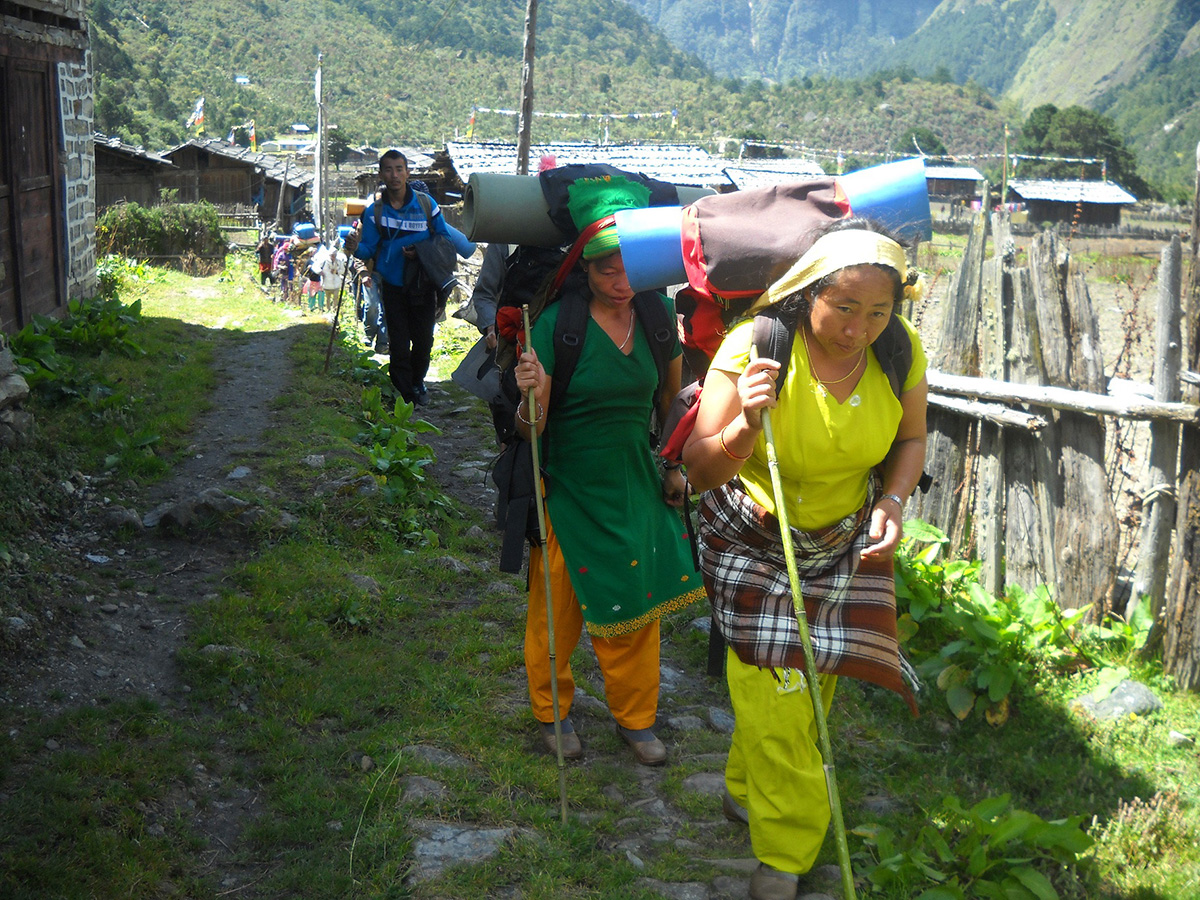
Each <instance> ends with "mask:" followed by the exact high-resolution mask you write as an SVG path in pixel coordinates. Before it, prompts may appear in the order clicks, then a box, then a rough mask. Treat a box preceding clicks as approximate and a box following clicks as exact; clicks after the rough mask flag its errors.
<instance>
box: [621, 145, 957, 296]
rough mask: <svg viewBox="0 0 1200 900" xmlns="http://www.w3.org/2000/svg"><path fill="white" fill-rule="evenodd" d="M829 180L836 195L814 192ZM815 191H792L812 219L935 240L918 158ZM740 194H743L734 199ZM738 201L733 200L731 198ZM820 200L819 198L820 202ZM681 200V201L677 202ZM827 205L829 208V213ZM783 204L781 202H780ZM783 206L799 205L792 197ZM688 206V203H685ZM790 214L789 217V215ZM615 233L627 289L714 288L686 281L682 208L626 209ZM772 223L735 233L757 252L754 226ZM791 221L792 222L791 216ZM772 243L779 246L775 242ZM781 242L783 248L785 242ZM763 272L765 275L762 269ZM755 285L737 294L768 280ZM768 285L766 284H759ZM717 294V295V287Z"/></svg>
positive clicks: (769, 195)
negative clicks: (860, 219) (852, 218)
mask: <svg viewBox="0 0 1200 900" xmlns="http://www.w3.org/2000/svg"><path fill="white" fill-rule="evenodd" d="M831 181H832V182H833V185H832V187H833V193H834V197H825V196H824V195H825V194H826V193H829V192H828V191H827V190H817V189H816V188H818V187H819V183H822V182H823V183H824V184H825V185H828V184H829V182H831ZM812 184H813V187H814V190H813V191H812V192H807V191H799V192H796V191H792V192H790V193H791V194H793V195H798V196H799V197H800V200H799V202H800V203H802V204H803V203H809V202H811V204H812V210H811V214H812V215H816V216H821V215H829V214H830V212H833V213H835V214H836V213H838V212H840V213H841V215H856V216H865V217H867V218H872V219H876V220H878V221H879V222H880V223H881V224H883V225H885V226H886V227H888V228H889V229H891V230H892V231H893V232H895V233H896V234H897V236H899V237H901V238H904V239H906V240H917V241H921V240H925V241H927V240H929V239H930V238H931V237H932V236H933V226H932V222H931V219H930V213H929V192H928V187H927V184H926V181H925V163H924V161H923V160H921V159H906V160H901V161H900V162H895V163H885V164H884V165H880V166H872V167H871V168H869V169H861V170H859V171H857V172H851V173H850V174H849V175H842V176H839V177H837V178H834V179H830V178H828V177H827V178H824V179H814V181H813V183H812ZM758 192H759V193H761V195H762V202H765V203H774V202H777V201H776V198H777V197H779V196H781V195H783V194H784V193H785V191H782V190H776V189H770V188H768V189H759V191H758ZM745 193H746V192H740V191H739V192H735V193H734V194H722V195H719V196H718V197H714V198H713V199H712V200H709V201H706V203H710V204H714V205H715V206H723V205H725V200H724V198H726V197H728V198H730V200H729V205H731V206H732V205H744V202H745V201H746V199H747V198H746V197H745ZM738 195H741V196H738ZM735 197H737V199H734V198H735ZM818 198H820V199H818ZM680 199H681V200H682V199H683V198H682V197H681V198H680ZM821 200H826V201H831V202H832V203H833V204H834V207H833V209H832V210H830V209H827V208H826V207H828V206H829V205H830V203H828V202H825V203H822V202H821ZM780 202H782V201H780ZM787 202H791V203H795V202H797V201H796V199H795V196H792V197H789V200H788V201H787ZM685 205H686V204H685ZM788 215H789V216H791V214H788ZM616 218H617V234H618V235H619V236H620V240H621V255H622V258H623V259H624V262H625V274H626V276H627V277H628V279H629V286H630V287H631V288H633V289H634V290H635V291H644V290H648V289H650V288H655V287H663V286H665V285H671V284H680V283H685V282H693V283H692V287H694V288H697V289H705V290H707V289H712V287H713V286H712V285H700V284H695V283H694V281H695V279H692V278H689V275H688V270H687V268H686V267H685V265H684V248H683V233H682V232H683V218H684V215H683V210H682V209H681V208H680V207H650V208H648V209H630V210H624V211H623V212H620V213H618V214H617V217H616ZM771 219H772V217H771V216H769V215H764V216H763V217H762V219H761V220H759V221H757V222H756V221H755V220H753V219H749V218H747V220H746V221H745V223H744V226H741V225H739V228H738V231H739V232H741V234H742V235H743V237H744V238H745V239H746V240H748V241H749V242H750V244H752V245H754V246H755V247H756V248H757V249H758V251H759V252H761V251H762V249H763V242H762V241H759V240H757V239H756V238H755V237H754V230H755V227H756V224H762V223H764V222H767V221H770V220H771ZM789 220H792V219H790V218H789ZM795 221H797V222H799V221H800V219H798V218H797V219H795ZM775 243H778V242H777V241H775ZM784 244H787V242H786V241H785V242H784ZM726 249H727V250H728V251H729V252H731V253H733V254H734V255H739V256H740V255H741V254H740V252H739V251H738V250H737V249H736V248H733V247H730V248H726ZM704 255H707V256H709V257H710V258H714V259H715V258H717V257H719V256H720V255H721V248H712V247H707V246H706V247H705V248H704ZM794 261H795V259H794V258H789V259H779V260H777V263H778V265H777V266H776V268H779V267H780V266H781V267H782V268H781V269H780V271H783V270H785V269H786V268H787V267H788V265H790V264H791V263H792V262H794ZM762 271H766V269H763V270H762ZM750 280H752V281H754V282H755V284H753V285H745V286H739V290H737V291H736V292H735V293H738V294H744V295H747V296H749V295H751V294H754V293H757V292H760V291H763V290H766V288H767V287H768V283H769V279H767V278H765V277H758V278H751V279H750ZM760 281H766V282H768V283H761V284H760V283H759V282H760ZM718 292H721V291H720V290H719V289H718Z"/></svg>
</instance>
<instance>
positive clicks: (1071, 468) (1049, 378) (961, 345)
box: [909, 212, 1200, 614]
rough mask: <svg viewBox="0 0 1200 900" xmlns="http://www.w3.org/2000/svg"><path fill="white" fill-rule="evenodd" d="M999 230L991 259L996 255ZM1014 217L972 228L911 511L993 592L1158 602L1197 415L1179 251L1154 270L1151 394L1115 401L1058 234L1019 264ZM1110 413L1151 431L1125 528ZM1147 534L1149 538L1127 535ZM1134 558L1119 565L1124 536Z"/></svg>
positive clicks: (1000, 216)
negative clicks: (1132, 518) (923, 486)
mask: <svg viewBox="0 0 1200 900" xmlns="http://www.w3.org/2000/svg"><path fill="white" fill-rule="evenodd" d="M989 235H990V238H991V244H992V246H993V247H994V248H996V249H995V252H994V253H993V254H992V255H991V256H990V257H989V255H988V253H987V249H988V243H989ZM1013 246H1014V245H1013V242H1012V240H1011V236H1010V233H1009V227H1008V218H1007V214H1005V213H997V214H991V215H989V214H988V213H984V212H980V213H977V214H976V215H975V217H974V218H973V219H972V222H971V229H970V232H969V234H968V237H967V246H966V250H965V252H964V255H963V260H962V263H961V265H960V267H959V270H958V272H957V274H956V275H955V276H954V278H953V280H952V283H951V289H950V296H949V297H948V298H947V299H946V300H945V301H944V303H946V304H947V307H946V310H945V314H944V318H943V322H942V327H941V335H942V336H941V341H940V345H939V347H938V351H937V353H936V356H934V357H931V359H930V371H929V384H930V410H929V451H928V453H927V463H926V467H927V469H928V471H929V472H930V474H931V475H933V477H934V480H935V484H934V487H933V488H932V489H931V490H930V492H929V493H928V494H925V495H921V494H918V495H917V496H916V497H915V498H914V501H913V502H912V503H911V504H910V507H909V515H911V516H915V517H919V518H922V519H924V520H925V521H927V522H930V523H931V524H934V525H936V526H938V527H939V528H941V529H943V530H944V531H946V533H947V534H949V535H950V537H951V539H952V542H953V548H954V550H955V552H956V553H959V554H963V555H967V554H974V556H975V557H976V558H978V559H979V560H981V563H982V574H983V578H982V581H983V585H984V587H986V588H987V589H988V590H989V591H991V592H992V593H993V594H999V593H1001V592H1002V591H1003V589H1004V586H1005V584H1016V585H1020V586H1021V587H1023V588H1025V589H1026V590H1032V589H1033V588H1034V587H1036V586H1037V585H1039V584H1047V585H1050V586H1051V587H1052V589H1053V590H1054V593H1055V597H1056V599H1057V600H1058V602H1059V604H1060V605H1062V606H1064V607H1081V606H1086V605H1089V604H1091V605H1092V608H1093V614H1095V613H1099V612H1102V611H1106V610H1109V609H1111V608H1113V605H1114V603H1117V604H1118V609H1117V611H1118V612H1125V611H1126V610H1127V608H1129V609H1131V608H1132V603H1135V602H1137V600H1138V599H1139V598H1140V596H1141V595H1143V594H1149V595H1150V596H1151V597H1152V598H1154V602H1155V604H1156V607H1157V608H1158V609H1161V608H1162V604H1163V599H1164V595H1165V591H1166V574H1167V558H1168V554H1169V552H1170V546H1171V540H1172V532H1173V530H1174V523H1175V517H1176V509H1175V498H1176V497H1177V496H1178V487H1179V486H1178V481H1179V474H1178V471H1177V460H1178V458H1179V446H1180V436H1181V431H1183V430H1184V428H1185V427H1187V426H1190V427H1191V428H1192V429H1194V428H1195V427H1196V426H1197V424H1200V407H1197V406H1195V405H1192V404H1185V403H1181V402H1179V398H1180V396H1181V393H1180V380H1181V378H1185V379H1186V378H1187V377H1188V373H1181V371H1180V369H1181V367H1180V359H1181V353H1180V346H1181V338H1180V280H1179V279H1180V276H1179V272H1180V255H1181V253H1180V243H1179V239H1178V238H1177V237H1176V238H1175V239H1174V240H1173V241H1172V242H1171V243H1170V244H1169V245H1168V246H1167V248H1166V249H1165V250H1164V252H1163V262H1162V265H1161V266H1160V274H1159V297H1158V313H1157V317H1156V318H1157V324H1156V328H1157V331H1158V336H1157V341H1158V346H1157V355H1156V369H1155V373H1154V394H1153V396H1143V395H1141V394H1130V393H1128V392H1122V393H1121V394H1119V395H1118V394H1113V393H1110V391H1109V390H1108V387H1107V385H1106V383H1105V378H1104V371H1103V364H1102V359H1101V355H1100V338H1099V333H1098V326H1097V317H1096V315H1095V313H1094V311H1093V309H1092V303H1091V299H1090V296H1089V292H1088V287H1087V283H1086V282H1085V280H1084V277H1083V275H1082V274H1081V272H1080V271H1079V270H1078V268H1077V267H1076V266H1075V265H1073V264H1072V261H1071V258H1070V254H1069V252H1067V251H1066V250H1065V249H1064V247H1063V246H1062V245H1061V244H1060V242H1059V238H1058V236H1057V234H1056V233H1054V232H1052V231H1048V232H1044V233H1042V234H1039V235H1037V236H1036V237H1035V238H1034V239H1033V241H1032V243H1031V245H1030V248H1029V252H1028V261H1027V264H1025V265H1017V264H1016V259H1015V253H1014V252H1013V250H1012V248H1013ZM1113 420H1148V421H1149V422H1150V428H1149V430H1150V451H1149V456H1150V463H1151V464H1150V468H1149V472H1150V475H1149V477H1148V479H1147V480H1148V482H1149V483H1147V484H1144V485H1141V486H1140V492H1141V496H1142V500H1141V503H1140V506H1141V510H1140V511H1141V515H1140V519H1141V522H1140V523H1138V524H1136V525H1130V524H1127V525H1126V526H1125V527H1126V533H1124V534H1122V533H1121V531H1120V527H1121V526H1119V524H1118V502H1117V501H1118V498H1116V497H1114V494H1113V490H1112V488H1111V487H1110V478H1109V473H1110V471H1111V467H1112V466H1113V465H1114V464H1115V463H1114V461H1113V460H1108V461H1106V459H1105V448H1106V439H1105V438H1106V428H1107V427H1111V426H1112V424H1114V422H1113ZM1130 527H1136V528H1137V529H1138V534H1136V535H1131V534H1129V533H1128V530H1129V528H1130ZM1123 541H1124V542H1125V543H1128V542H1129V541H1132V542H1133V543H1134V545H1135V547H1134V551H1133V552H1132V553H1129V554H1127V555H1126V556H1127V558H1128V559H1130V560H1136V562H1135V563H1131V564H1129V565H1128V566H1126V567H1125V570H1124V571H1122V565H1121V561H1122V555H1121V554H1120V553H1119V551H1120V547H1121V545H1122V543H1123Z"/></svg>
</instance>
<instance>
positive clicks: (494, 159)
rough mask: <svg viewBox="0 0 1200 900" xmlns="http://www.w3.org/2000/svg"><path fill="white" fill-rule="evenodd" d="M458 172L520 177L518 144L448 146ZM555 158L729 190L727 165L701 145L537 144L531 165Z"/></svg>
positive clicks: (460, 174)
mask: <svg viewBox="0 0 1200 900" xmlns="http://www.w3.org/2000/svg"><path fill="white" fill-rule="evenodd" d="M446 152H447V153H448V154H449V156H450V159H451V162H452V163H453V165H454V170H455V172H456V173H457V175H458V177H459V178H460V179H461V180H462V181H463V183H464V184H465V183H466V182H467V180H468V179H469V178H470V177H471V175H472V174H473V173H475V172H482V173H488V174H502V175H515V174H516V171H517V145H516V144H507V143H499V142H488V143H466V142H459V141H454V142H450V143H448V144H446ZM545 154H551V155H553V156H554V158H555V160H556V161H557V162H558V164H559V165H560V166H564V165H572V164H578V163H607V164H608V165H610V166H616V167H617V168H618V169H624V170H625V171H627V172H640V173H641V174H643V175H646V176H649V177H650V178H657V179H659V180H661V181H668V182H670V183H671V184H682V185H694V186H696V187H728V185H729V178H728V176H726V174H725V172H724V163H723V161H722V160H720V159H716V158H714V157H713V156H711V155H710V154H709V153H708V152H707V151H705V150H702V149H701V148H699V147H691V146H687V145H684V144H599V143H591V142H579V143H568V142H563V143H552V144H534V145H532V146H531V147H530V149H529V160H530V162H529V167H530V169H531V170H534V171H536V168H537V162H538V160H539V159H540V158H541V157H542V156H543V155H545Z"/></svg>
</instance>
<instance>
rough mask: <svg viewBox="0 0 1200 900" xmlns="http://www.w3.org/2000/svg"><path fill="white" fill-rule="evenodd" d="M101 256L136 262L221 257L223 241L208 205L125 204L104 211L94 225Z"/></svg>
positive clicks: (210, 207)
mask: <svg viewBox="0 0 1200 900" xmlns="http://www.w3.org/2000/svg"><path fill="white" fill-rule="evenodd" d="M96 243H97V247H98V249H99V251H100V252H101V253H102V254H119V255H122V256H127V257H135V258H137V259H146V258H152V257H181V258H186V257H189V256H195V257H213V256H224V253H225V239H224V238H223V237H222V236H221V226H220V222H219V221H218V219H217V209H216V207H215V206H213V205H212V204H211V203H206V202H201V203H165V204H162V205H161V206H142V205H141V204H139V203H125V204H123V205H121V206H114V207H112V208H111V209H109V210H106V211H105V213H104V215H102V216H101V217H100V221H99V222H98V223H97V224H96Z"/></svg>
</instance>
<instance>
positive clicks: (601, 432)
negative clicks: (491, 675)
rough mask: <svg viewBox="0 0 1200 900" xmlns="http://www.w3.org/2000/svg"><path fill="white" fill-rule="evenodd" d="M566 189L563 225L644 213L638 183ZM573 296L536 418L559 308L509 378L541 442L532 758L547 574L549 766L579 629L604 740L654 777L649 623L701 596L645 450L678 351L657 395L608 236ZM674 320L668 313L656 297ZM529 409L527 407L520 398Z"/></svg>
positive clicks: (532, 631)
mask: <svg viewBox="0 0 1200 900" xmlns="http://www.w3.org/2000/svg"><path fill="white" fill-rule="evenodd" d="M594 187H595V188H596V189H595V190H594V191H592V190H590V189H589V188H588V187H587V186H580V188H579V190H578V191H576V190H575V188H573V196H572V215H573V216H575V218H576V221H577V222H581V223H582V224H583V225H586V224H588V223H590V222H592V221H596V220H598V219H600V218H602V217H604V216H605V215H607V214H609V213H611V212H612V211H613V210H615V209H623V208H634V207H638V206H644V205H645V199H644V195H643V194H642V193H641V192H644V191H645V188H642V187H641V186H640V185H636V184H630V183H625V184H621V183H619V182H615V180H614V181H610V182H606V183H604V184H600V185H595V186H594ZM580 265H581V266H582V268H583V271H584V273H585V274H586V277H587V278H586V285H579V286H577V287H576V288H574V290H578V291H580V292H582V293H583V295H584V299H585V300H586V302H587V307H588V312H589V314H590V317H589V319H588V322H587V327H586V333H585V336H584V340H583V347H582V350H581V353H580V356H579V361H578V363H577V364H576V366H575V370H574V372H573V373H572V375H571V377H570V383H569V385H568V387H567V392H566V394H565V395H564V396H563V398H562V400H561V401H559V402H558V404H557V406H556V407H555V408H554V409H548V407H549V406H550V396H551V383H552V381H553V379H554V372H555V348H554V340H553V335H554V326H555V322H556V321H557V317H558V314H559V311H560V309H561V307H562V301H561V300H560V302H559V303H554V304H551V305H549V306H548V307H546V309H545V310H544V311H543V312H542V314H541V316H540V317H539V318H538V321H537V322H536V324H535V325H534V326H533V329H532V335H531V338H530V341H529V344H530V346H529V347H528V348H526V350H525V351H524V352H523V353H522V355H521V359H520V361H519V362H518V364H517V366H516V370H515V374H516V381H517V386H518V387H519V388H520V390H521V394H522V398H523V399H522V401H521V404H520V405H519V406H518V408H517V413H516V417H517V428H518V431H520V432H521V434H522V436H523V437H530V436H531V435H533V434H535V433H536V435H538V436H541V440H542V444H541V446H542V448H543V459H544V472H545V486H544V491H545V497H546V512H547V520H548V521H547V531H548V532H549V535H548V539H547V541H546V545H545V547H544V548H543V547H533V548H531V550H530V560H529V608H528V612H527V618H526V631H525V668H526V672H527V674H528V678H529V693H530V701H531V705H532V708H533V713H534V716H535V718H536V719H537V720H538V722H539V723H540V725H541V735H542V740H543V743H544V744H545V746H546V748H547V749H548V750H551V751H556V750H557V747H556V744H555V737H554V727H553V723H554V710H553V707H552V703H551V690H550V683H551V679H550V654H549V640H548V630H547V624H548V623H547V621H546V599H545V596H544V590H545V578H544V573H543V569H542V567H543V566H546V565H548V566H549V567H550V574H551V594H552V598H553V609H554V632H555V644H556V647H555V658H556V661H557V669H558V673H557V674H558V687H559V700H560V711H561V715H562V718H563V722H562V731H563V743H562V750H563V755H564V756H566V757H568V758H576V757H578V756H580V754H581V752H582V748H581V745H580V743H579V738H578V735H577V734H576V733H575V730H574V725H573V724H572V722H571V720H570V718H569V714H570V710H571V702H572V698H573V696H574V687H575V685H574V680H573V678H572V675H571V666H570V656H571V652H572V651H573V650H574V649H575V646H576V644H577V643H578V640H579V637H580V634H581V632H582V629H583V627H584V626H585V625H586V627H587V630H588V634H589V635H590V637H591V643H592V648H593V650H594V651H595V654H596V658H597V661H598V662H599V664H600V669H601V671H602V673H603V676H604V690H605V697H606V700H607V702H608V707H609V710H610V711H611V712H612V715H613V718H614V719H615V720H616V727H617V732H618V734H620V736H621V737H622V738H623V739H624V740H625V742H626V743H627V744H628V745H629V746H630V747H631V749H632V750H633V752H634V755H635V756H636V758H637V760H638V761H639V762H640V763H642V764H643V765H660V764H661V763H663V762H665V760H666V757H667V751H666V747H665V746H664V744H663V743H662V741H661V740H660V739H659V738H658V737H657V735H656V734H655V733H654V730H653V729H654V723H655V720H656V718H657V714H658V692H659V619H660V618H661V617H662V616H663V615H664V614H665V613H667V612H670V611H672V610H676V609H681V608H683V607H685V606H687V605H689V604H691V603H692V602H694V601H695V600H698V599H701V598H702V597H703V596H704V588H703V585H702V584H701V581H700V577H699V574H698V573H697V572H696V569H695V567H694V565H693V563H692V558H691V552H690V549H689V543H688V538H687V533H686V529H685V527H684V524H683V521H682V519H681V518H680V515H679V512H678V510H677V507H678V506H679V505H680V504H681V502H682V498H683V478H682V475H681V473H680V472H679V470H678V468H672V469H666V470H660V468H659V465H658V464H657V463H656V461H655V456H654V454H653V451H652V448H651V446H650V443H649V439H648V436H649V425H650V418H651V414H652V412H653V406H654V397H655V396H656V388H657V396H658V397H659V404H660V406H661V407H662V409H661V410H660V412H664V413H665V408H666V405H667V404H668V403H669V401H670V399H671V398H673V397H674V396H675V393H676V391H677V390H678V388H679V379H680V368H681V356H680V349H679V346H678V343H677V342H676V346H675V349H674V354H673V359H672V360H671V362H670V364H669V366H668V367H667V374H666V378H665V382H664V383H663V384H662V385H658V380H659V375H658V367H657V365H656V364H655V361H654V358H653V355H652V353H651V349H650V345H649V343H648V341H647V336H646V333H645V331H644V329H643V327H642V324H641V322H640V321H639V319H638V316H637V315H636V314H635V311H634V307H633V296H634V292H633V291H632V290H631V289H630V287H629V281H628V279H627V278H626V276H625V266H624V263H623V261H622V258H621V253H620V248H619V243H618V239H617V234H616V229H615V228H612V227H610V228H606V229H604V230H602V231H600V232H599V233H598V234H597V235H596V236H595V237H594V238H592V240H591V241H589V242H588V244H587V245H586V246H585V248H584V251H583V259H582V261H581V263H580ZM658 300H659V301H661V302H662V303H663V304H665V305H666V306H667V308H668V311H669V313H670V316H671V321H674V308H673V305H672V304H671V302H670V301H669V300H668V299H667V298H666V297H663V296H661V295H658ZM531 388H532V389H533V392H534V401H533V406H532V408H531V407H530V405H529V400H528V396H529V391H530V389H531Z"/></svg>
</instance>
